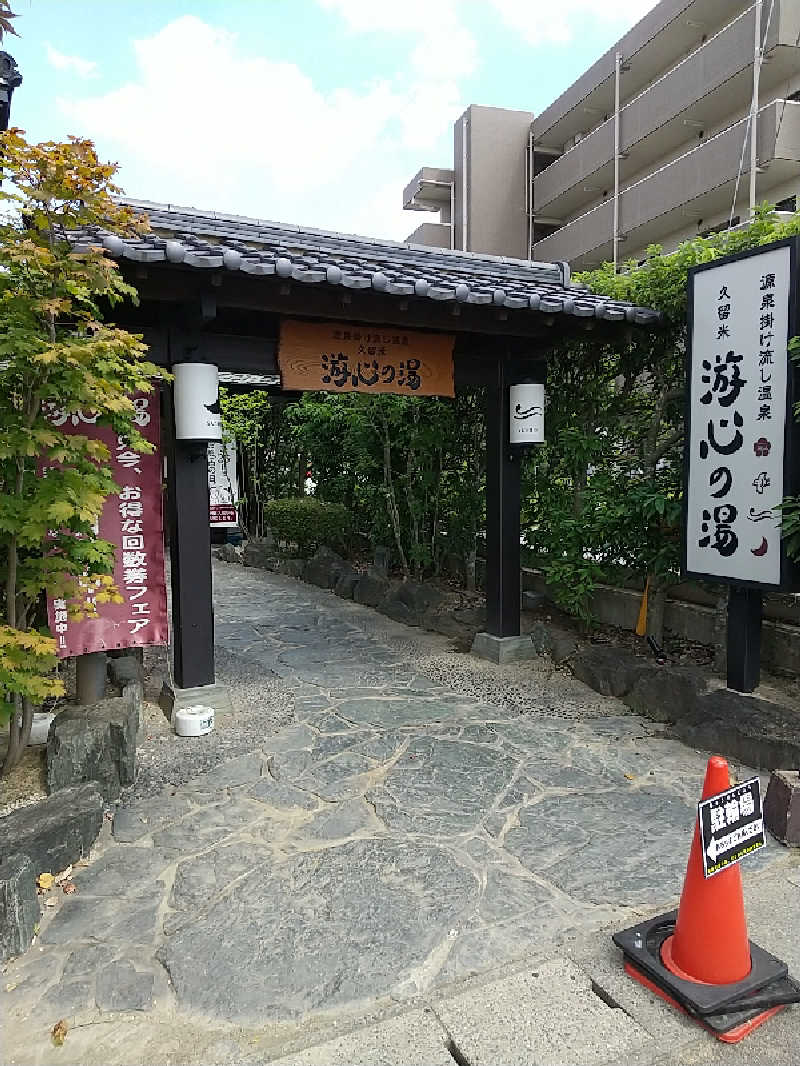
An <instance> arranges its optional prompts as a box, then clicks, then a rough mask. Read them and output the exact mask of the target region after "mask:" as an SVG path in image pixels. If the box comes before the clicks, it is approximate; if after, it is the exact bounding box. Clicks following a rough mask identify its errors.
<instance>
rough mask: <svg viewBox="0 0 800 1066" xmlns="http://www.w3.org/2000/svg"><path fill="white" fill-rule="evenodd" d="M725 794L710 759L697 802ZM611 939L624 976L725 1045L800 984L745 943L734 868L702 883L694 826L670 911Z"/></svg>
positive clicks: (726, 781) (717, 764)
mask: <svg viewBox="0 0 800 1066" xmlns="http://www.w3.org/2000/svg"><path fill="white" fill-rule="evenodd" d="M730 787H731V785H730V777H729V774H728V764H727V763H726V761H725V760H724V759H723V758H721V757H720V756H718V755H713V756H712V757H711V758H710V759H709V761H708V767H707V769H706V778H705V782H704V784H703V797H702V798H703V799H704V800H706V799H709V798H710V797H712V796H716V795H719V793H721V792H725V791H726V790H727V789H728V788H730ZM613 940H614V943H615V944H616V945H617V947H619V948H622V951H623V955H624V959H625V972H626V973H627V974H628V975H629V976H630V977H632V978H633V979H634V980H635V981H638V982H639V983H640V984H642V985H644V986H645V987H646V988H649V989H650V991H652V992H655V993H656V994H657V995H659V996H660V997H661V998H662V999H664V1000H666V1001H667V1003H669V1004H671V1005H672V1006H673V1007H677V1008H678V1010H682V1011H685V1012H686V1013H687V1014H690V1015H691V1016H692V1017H693V1018H694V1019H695V1021H696V1022H698V1023H699V1024H700V1025H702V1026H703V1027H704V1028H705V1029H707V1030H708V1031H709V1032H710V1033H713V1035H714V1036H716V1037H717V1039H718V1040H723V1041H725V1042H726V1043H729V1044H732V1043H737V1042H738V1041H739V1040H741V1039H743V1037H745V1036H747V1034H748V1033H751V1032H752V1031H753V1029H755V1028H757V1027H758V1026H759V1025H762V1024H763V1023H764V1022H765V1021H766V1020H767V1018H770V1017H772V1015H773V1014H776V1013H777V1012H778V1011H779V1010H782V1009H783V1007H785V1006H787V1005H788V1004H790V1003H798V1002H800V984H798V982H796V981H795V980H794V979H793V978H791V977H790V976H789V974H788V972H787V967H786V963H785V962H783V961H782V960H781V959H778V958H776V957H775V956H774V955H771V954H770V953H769V952H767V951H765V950H764V949H763V948H760V947H759V946H758V945H757V944H754V943H752V942H751V941H749V940H748V938H747V922H746V920H745V916H744V899H743V896H742V876H741V873H740V871H739V866H738V864H733V865H731V866H728V867H726V868H725V869H722V870H720V871H719V872H718V873H716V874H714V875H713V876H712V877H709V878H706V877H705V875H704V866H703V853H702V844H701V839H700V831H699V825H698V822H697V820H696V821H695V828H694V836H693V839H692V847H691V851H690V853H689V862H688V865H687V867H686V879H685V881H684V885H683V892H682V893H681V901H680V906H679V908H678V911H677V912H676V911H670V912H669V913H667V914H661V915H659V916H658V917H656V918H650V919H647V920H646V921H644V922H640V923H639V924H638V925H634V926H631V928H630V929H625V930H623V931H622V932H619V933H615V934H614V936H613Z"/></svg>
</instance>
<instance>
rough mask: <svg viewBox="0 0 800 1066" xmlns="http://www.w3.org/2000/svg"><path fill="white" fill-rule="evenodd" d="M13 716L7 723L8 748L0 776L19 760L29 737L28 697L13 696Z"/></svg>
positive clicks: (30, 710)
mask: <svg viewBox="0 0 800 1066" xmlns="http://www.w3.org/2000/svg"><path fill="white" fill-rule="evenodd" d="M14 702H15V703H16V709H15V711H14V717H13V718H12V719H11V721H10V722H9V725H8V750H7V751H6V755H5V758H4V760H3V766H2V768H0V778H2V777H6V776H7V774H8V773H9V772H10V771H11V770H13V769H14V767H15V766H16V765H17V764H18V763H19V762H20V761H21V759H22V756H23V755H24V754H25V749H26V747H27V746H28V741H29V740H30V737H31V726H32V725H33V704H32V703H31V701H30V700H29V699H26V698H23V699H20V698H19V697H18V696H16V697H15V700H14Z"/></svg>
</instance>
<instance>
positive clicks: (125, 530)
mask: <svg viewBox="0 0 800 1066" xmlns="http://www.w3.org/2000/svg"><path fill="white" fill-rule="evenodd" d="M133 402H134V405H135V408H136V410H135V413H134V418H133V421H134V423H135V424H136V427H137V429H138V430H139V432H140V433H141V435H142V436H143V437H144V438H145V440H147V441H149V443H150V444H152V445H153V448H154V450H153V452H152V453H151V454H149V455H140V454H139V453H138V452H135V451H133V450H132V449H131V447H130V445H129V444H128V442H127V440H126V438H125V437H120V436H118V435H117V434H116V433H115V432H114V431H113V429H111V428H110V427H109V426H99V425H97V416H96V415H94V414H93V413H91V412H84V411H79V412H77V413H75V414H65V413H64V412H63V411H57V410H55V411H53V412H52V413H51V415H50V420H51V421H52V423H53V424H54V425H56V426H58V427H59V429H60V430H61V431H62V433H72V434H76V435H78V434H80V435H81V436H84V437H90V438H92V439H93V440H100V441H102V442H103V443H104V444H105V445H106V447H107V448H108V451H109V465H110V467H111V470H112V473H113V475H114V480H115V482H116V483H117V486H118V492H117V494H116V495H113V496H109V497H108V499H107V500H106V501H105V503H104V505H103V510H102V512H101V514H100V518H99V521H98V525H97V535H98V537H99V538H100V539H101V540H107V541H109V542H110V543H111V544H113V545H114V547H115V548H116V557H115V562H114V571H113V577H114V584H115V585H116V587H117V591H118V592H119V594H120V596H122V598H123V602H122V603H96V601H95V596H96V595H97V592H98V591H99V590H100V588H101V586H100V585H99V583H96V582H93V581H92V580H91V579H89V578H88V577H84V578H81V579H80V585H81V590H82V593H83V596H84V598H85V599H86V600H88V601H89V602H91V603H95V604H96V608H97V615H96V616H95V617H87V616H84V617H83V618H82V619H80V620H75V619H70V617H69V610H68V607H69V605H68V603H67V601H66V600H64V599H58V598H55V599H54V598H53V597H51V596H48V597H47V618H48V622H49V625H50V631H51V632H52V634H53V636H54V637H55V638H56V643H57V645H58V655H59V657H60V658H62V659H63V658H66V657H67V656H71V655H85V654H87V653H88V652H92V651H106V650H108V649H111V648H138V647H142V646H143V645H145V644H167V643H168V642H169V626H168V623H167V587H166V581H165V576H164V535H163V529H164V523H163V512H162V501H161V469H162V463H161V438H160V426H159V399H158V391H154V392H151V393H146V394H145V393H137V394H136V395H135V396H134V397H133Z"/></svg>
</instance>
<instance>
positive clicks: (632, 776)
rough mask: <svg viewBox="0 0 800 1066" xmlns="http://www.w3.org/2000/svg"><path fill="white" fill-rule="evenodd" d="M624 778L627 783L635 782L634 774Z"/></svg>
mask: <svg viewBox="0 0 800 1066" xmlns="http://www.w3.org/2000/svg"><path fill="white" fill-rule="evenodd" d="M625 778H626V780H628V781H635V780H636V774H625Z"/></svg>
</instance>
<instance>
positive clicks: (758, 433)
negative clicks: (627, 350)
mask: <svg viewBox="0 0 800 1066" xmlns="http://www.w3.org/2000/svg"><path fill="white" fill-rule="evenodd" d="M790 277H791V254H790V249H789V247H782V248H774V249H772V250H771V251H766V252H763V253H761V254H758V255H752V256H747V257H745V258H742V259H736V260H734V261H732V262H727V263H723V264H721V265H720V266H718V267H713V268H709V269H708V270H701V271H698V273H696V274H695V275H694V299H693V306H692V310H693V315H694V319H693V326H692V365H691V371H690V379H689V388H690V403H691V431H690V434H689V440H688V442H687V447H688V449H689V459H688V464H687V468H688V484H687V487H686V492H687V522H686V538H687V541H686V569H687V571H688V572H689V573H692V574H699V575H708V576H709V577H727V578H731V579H734V580H735V579H739V580H741V581H753V582H759V583H761V584H764V585H779V584H780V580H781V530H780V512H779V511H777V510H776V508H777V507H778V505H779V504H780V502H781V500H782V499H783V463H784V432H785V426H786V418H787V415H791V412H790V411H787V403H786V383H787V373H788V368H787V362H788V354H787V343H788V331H789V291H790Z"/></svg>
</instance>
